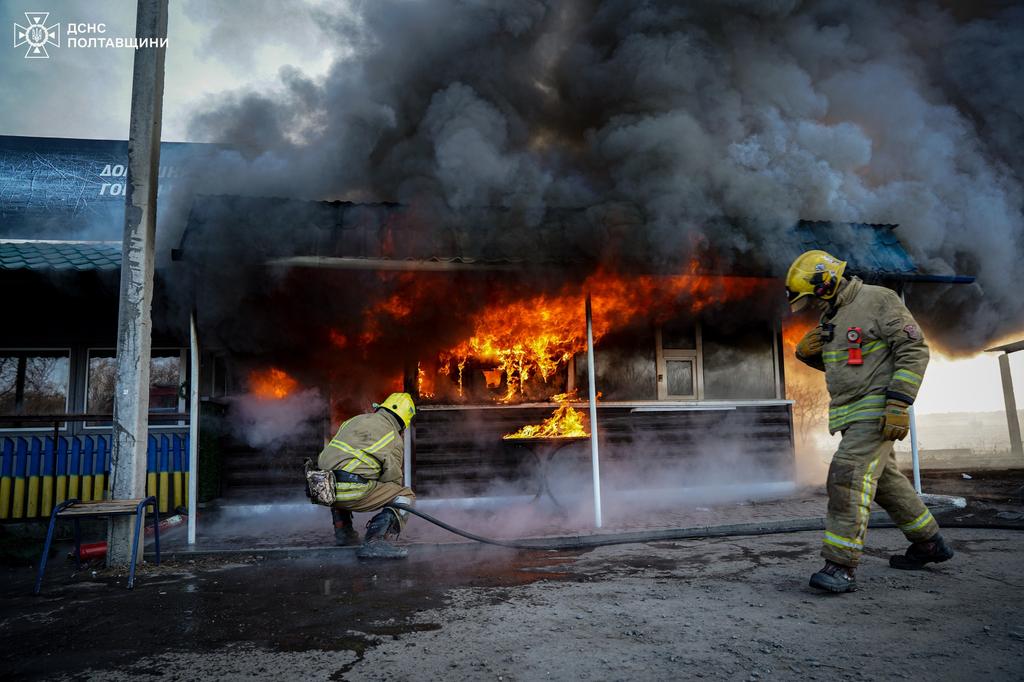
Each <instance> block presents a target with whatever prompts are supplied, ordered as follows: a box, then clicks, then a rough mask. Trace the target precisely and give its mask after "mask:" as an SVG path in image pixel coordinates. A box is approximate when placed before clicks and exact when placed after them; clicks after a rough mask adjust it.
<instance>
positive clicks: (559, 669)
mask: <svg viewBox="0 0 1024 682" xmlns="http://www.w3.org/2000/svg"><path fill="white" fill-rule="evenodd" d="M946 534H947V537H948V538H949V539H950V540H952V542H953V544H954V546H955V548H956V549H957V551H958V552H959V554H958V556H957V557H956V558H955V559H954V560H953V561H951V562H948V563H946V564H943V565H942V566H939V567H935V568H933V569H931V570H926V571H920V572H910V573H907V572H899V571H894V570H892V569H890V568H888V565H887V562H886V556H887V555H888V554H889V553H890V552H893V551H897V550H899V551H902V548H903V546H904V541H903V539H902V537H901V536H900V535H899V533H897V532H896V531H893V530H885V529H882V530H873V531H871V534H870V536H869V544H870V550H869V554H868V556H867V557H866V559H865V562H864V565H863V566H862V569H861V571H860V574H859V579H860V582H861V586H862V589H861V590H860V591H859V592H857V593H854V594H849V595H840V596H835V595H823V594H819V593H816V592H814V591H812V590H811V589H810V588H808V587H807V578H808V577H809V575H810V573H812V572H813V571H814V570H815V569H817V568H818V566H819V564H820V563H821V560H820V559H819V558H818V557H817V551H818V543H819V541H820V540H819V535H818V533H810V532H808V533H794V534H787V535H773V536H762V537H746V538H721V539H715V540H688V541H679V542H660V543H647V544H632V545H619V546H611V547H603V548H598V549H595V550H592V551H589V552H571V553H565V552H561V553H554V552H517V551H512V550H503V549H499V548H490V547H481V546H476V545H470V546H465V547H454V548H452V547H449V548H444V549H436V548H433V549H431V548H427V547H418V548H417V547H414V548H413V555H412V556H411V557H410V559H408V560H407V561H405V562H397V563H385V564H372V565H368V564H359V563H357V562H356V561H355V560H354V559H352V558H351V557H349V556H334V557H330V558H322V557H321V558H315V559H314V558H307V559H274V560H269V559H266V558H259V557H256V556H254V557H251V558H249V559H247V560H244V561H239V560H237V559H236V560H232V561H219V560H200V561H199V562H198V563H184V564H179V565H174V566H163V567H159V568H147V569H145V570H144V571H143V573H142V574H141V575H140V576H139V579H138V584H137V587H136V589H135V590H134V591H133V592H127V591H125V590H124V589H123V584H124V579H123V577H118V576H115V575H110V574H106V573H105V572H102V571H101V572H98V573H97V574H96V575H95V576H93V575H92V573H91V572H89V571H86V572H84V573H80V574H78V575H76V576H68V575H67V571H66V569H65V570H64V571H63V575H62V571H61V570H55V571H54V575H53V578H51V579H49V580H48V583H47V589H46V590H45V592H44V594H43V595H42V596H41V597H37V598H33V597H30V596H28V594H27V593H28V592H29V590H30V586H31V578H32V574H31V570H30V569H27V568H24V569H5V572H4V581H3V588H2V592H0V594H2V597H3V599H2V604H0V669H2V671H3V674H2V677H4V678H5V679H18V678H34V679H43V678H45V679H57V680H59V679H111V680H133V681H136V680H148V679H180V680H195V679H218V680H235V679H247V680H250V679H289V680H303V679H309V680H343V679H348V680H389V681H393V680H437V679H444V680H462V679H471V680H479V679H491V680H503V681H504V680H547V679H558V680H568V679H587V680H630V681H633V680H647V679H695V678H704V679H728V680H757V679H800V680H804V679H822V680H833V679H860V678H863V679H869V678H873V679H900V678H906V679H910V678H912V677H915V678H919V677H927V678H928V679H931V680H944V679H950V680H955V679H972V680H973V679H980V680H985V679H991V680H1007V679H1021V677H1022V676H1024V609H1022V608H1021V607H1022V606H1024V577H1022V573H1021V571H1020V566H1021V563H1022V561H1024V533H1021V532H1019V531H1013V530H967V529H950V530H947V531H946Z"/></svg>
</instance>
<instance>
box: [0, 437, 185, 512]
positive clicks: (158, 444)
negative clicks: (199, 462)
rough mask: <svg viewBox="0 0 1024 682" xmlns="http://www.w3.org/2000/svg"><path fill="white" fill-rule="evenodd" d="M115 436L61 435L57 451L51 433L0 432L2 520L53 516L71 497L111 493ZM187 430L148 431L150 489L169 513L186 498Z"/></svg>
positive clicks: (149, 492)
mask: <svg viewBox="0 0 1024 682" xmlns="http://www.w3.org/2000/svg"><path fill="white" fill-rule="evenodd" d="M110 451H111V437H110V436H109V435H91V434H90V435H85V436H77V437H62V438H59V439H58V440H57V447H56V452H55V451H54V442H53V439H52V438H46V437H38V436H7V435H0V520H5V519H34V518H45V517H47V516H49V514H50V512H51V511H52V510H53V507H54V505H56V504H58V503H60V502H62V501H64V500H66V499H68V498H72V497H75V498H78V499H80V500H83V501H88V500H100V499H103V498H104V497H106V496H107V493H106V487H107V481H108V478H109V474H110ZM188 478H189V474H188V436H187V435H184V434H160V435H156V436H150V437H149V442H148V448H147V457H146V491H147V494H148V495H156V496H157V497H158V498H159V500H160V511H161V512H163V513H166V512H168V511H170V510H173V509H177V508H179V507H185V506H187V503H188Z"/></svg>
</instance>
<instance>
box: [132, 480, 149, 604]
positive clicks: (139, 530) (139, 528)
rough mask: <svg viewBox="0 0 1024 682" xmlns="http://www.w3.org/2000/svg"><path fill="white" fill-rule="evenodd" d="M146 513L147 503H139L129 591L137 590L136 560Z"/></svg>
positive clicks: (133, 541)
mask: <svg viewBox="0 0 1024 682" xmlns="http://www.w3.org/2000/svg"><path fill="white" fill-rule="evenodd" d="M145 513H146V501H145V500H143V501H142V502H139V506H137V507H136V508H135V534H134V535H133V536H132V556H131V563H130V564H129V565H128V589H129V590H133V589H135V559H136V557H137V556H138V553H139V535H140V534H141V533H142V518H143V515H144V514H145Z"/></svg>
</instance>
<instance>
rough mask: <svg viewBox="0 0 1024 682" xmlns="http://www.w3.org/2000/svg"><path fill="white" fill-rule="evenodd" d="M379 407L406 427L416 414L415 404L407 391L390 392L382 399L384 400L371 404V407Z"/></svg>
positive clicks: (377, 408)
mask: <svg viewBox="0 0 1024 682" xmlns="http://www.w3.org/2000/svg"><path fill="white" fill-rule="evenodd" d="M381 408H383V409H385V410H387V411H388V412H391V413H392V414H394V415H395V416H396V417H398V419H399V420H400V421H401V422H402V424H403V425H404V426H405V427H408V426H409V424H411V423H412V418H413V417H415V416H416V405H415V404H414V403H413V402H412V396H411V395H409V394H408V393H392V394H391V395H389V396H388V397H387V398H385V399H384V402H382V403H374V404H373V409H375V410H379V409H381Z"/></svg>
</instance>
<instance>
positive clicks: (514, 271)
mask: <svg viewBox="0 0 1024 682" xmlns="http://www.w3.org/2000/svg"><path fill="white" fill-rule="evenodd" d="M2 142H3V148H2V151H3V165H2V172H3V174H4V177H5V182H6V183H7V186H8V187H11V188H13V189H14V190H18V191H20V192H22V196H23V197H24V201H22V202H20V203H18V202H5V204H4V205H5V213H4V215H3V216H2V220H3V221H4V226H3V232H2V234H0V281H2V286H3V290H4V292H5V301H6V303H5V308H6V310H5V316H4V317H5V321H4V328H3V333H2V339H0V419H2V420H3V422H2V423H0V454H2V458H3V459H2V488H0V518H3V519H16V518H32V517H39V516H45V515H47V514H48V513H49V511H50V509H51V508H52V506H53V505H54V504H56V503H57V502H58V501H60V500H62V499H64V498H66V497H70V496H78V497H81V498H83V499H90V498H99V497H101V496H102V495H103V493H104V489H105V485H106V476H107V475H108V473H109V471H110V461H109V451H110V423H109V419H110V411H111V406H112V399H113V380H114V369H115V365H114V363H113V354H114V352H113V349H114V347H115V332H116V328H117V324H116V310H117V295H118V271H119V267H120V257H121V248H120V244H119V242H117V241H115V240H116V239H117V235H118V231H119V227H120V222H119V220H118V219H117V217H116V213H117V212H116V209H115V208H112V207H113V205H114V203H116V204H117V206H118V207H121V208H122V209H123V203H121V202H122V201H123V199H120V198H115V199H113V200H111V199H108V197H109V196H110V193H109V188H108V191H107V192H106V193H102V192H99V191H98V188H99V187H100V186H101V185H102V183H103V182H107V183H108V185H109V183H110V179H111V178H110V177H109V176H110V175H111V173H112V172H113V171H112V170H111V173H107V174H106V175H104V172H105V170H106V169H108V168H110V169H113V168H115V167H117V166H118V165H123V158H121V157H123V156H124V155H125V149H124V144H123V143H102V142H94V141H75V140H63V141H54V140H31V139H26V138H5V139H4V140H3V141H2ZM191 146H193V147H198V146H199V145H191ZM26 150H31V154H32V155H34V156H32V158H30V155H29V154H28V152H27V151H26ZM172 157H173V156H172ZM39 159H43V161H44V162H40V161H39ZM72 167H73V168H74V169H75V171H76V172H75V173H68V172H62V171H67V170H68V169H69V168H72ZM168 175H169V176H172V175H173V173H170V172H169V173H168ZM69 178H77V180H69ZM115 181H116V177H115ZM165 192H166V190H165ZM162 196H163V194H162ZM86 197H87V198H88V200H86ZM177 200H178V202H179V204H180V203H181V199H180V197H179V198H178V199H177ZM111 202H114V203H111ZM185 207H186V210H180V211H178V212H177V214H173V215H174V217H172V218H164V219H163V222H162V223H161V228H160V229H161V234H162V237H161V238H160V239H159V242H158V243H159V244H160V246H159V250H160V253H158V257H157V276H156V286H155V295H154V329H153V348H154V352H153V358H152V362H151V365H150V383H151V393H150V409H151V430H150V442H149V467H148V468H149V473H150V476H149V494H155V495H157V497H158V498H159V500H160V507H161V510H162V511H165V512H166V511H168V510H171V509H175V508H179V507H184V506H186V505H187V499H186V490H187V478H188V476H189V474H190V472H189V471H188V468H189V467H188V456H187V453H188V445H189V434H188V428H187V416H186V415H187V414H188V413H189V412H190V411H191V410H192V408H193V406H192V405H189V400H188V396H189V388H190V387H189V386H188V380H187V378H188V376H189V370H190V367H189V364H190V360H189V357H190V350H189V346H190V328H189V325H190V320H192V319H194V321H195V331H196V332H197V334H196V336H197V337H198V339H199V341H200V343H199V348H198V349H196V350H197V351H198V355H197V357H199V370H200V371H199V377H200V386H199V395H200V397H201V402H202V404H201V406H200V409H201V413H202V415H203V422H202V428H201V433H202V436H201V440H200V441H199V467H198V468H199V471H198V477H199V480H200V499H205V500H209V499H214V498H219V499H221V500H222V501H236V502H238V501H262V500H268V499H282V498H288V497H300V496H301V495H302V474H301V461H302V459H303V458H304V457H308V456H314V455H315V453H316V452H317V451H319V449H320V448H321V447H322V445H323V443H324V442H325V439H329V438H330V434H331V433H333V430H334V429H335V428H336V427H337V424H338V423H339V422H340V421H342V420H343V419H345V418H346V417H347V416H350V415H352V414H354V413H358V412H362V411H365V410H366V409H368V408H369V405H370V403H371V402H372V401H373V400H375V399H380V397H382V396H383V395H386V394H387V393H389V392H391V391H398V390H405V391H408V392H409V393H411V394H412V395H413V396H414V398H415V399H416V402H417V407H418V415H417V419H416V422H415V425H414V428H413V429H410V430H409V432H408V433H409V436H408V443H407V457H408V460H409V462H410V463H411V467H409V468H408V469H407V471H406V476H407V478H408V480H409V481H410V482H411V484H412V487H413V488H414V489H415V490H416V491H417V494H418V495H420V496H421V497H426V498H431V497H435V498H439V497H452V496H456V497H466V496H468V497H472V496H480V495H489V494H495V492H496V491H501V492H503V493H509V494H513V493H516V492H521V491H522V490H521V489H526V488H528V487H529V486H526V485H525V484H523V481H525V480H528V479H530V478H531V476H533V473H534V472H532V471H531V470H532V469H533V468H536V467H537V466H539V465H540V466H546V465H547V463H549V461H550V458H551V456H552V455H553V454H554V453H555V451H556V450H557V452H558V454H557V457H556V460H557V465H558V466H560V467H564V470H565V471H566V472H567V477H568V478H571V476H568V474H570V473H572V472H573V471H575V472H576V473H580V474H582V473H583V472H585V471H589V467H590V462H591V454H592V453H591V449H590V446H589V441H588V439H587V438H585V436H588V435H590V434H591V433H593V431H594V429H595V424H592V423H591V417H590V414H595V415H596V432H597V438H596V443H597V445H598V446H599V449H600V461H601V476H602V479H601V480H602V486H603V487H606V488H608V489H622V490H628V489H629V488H630V487H632V486H634V485H639V484H641V483H645V482H646V484H647V486H648V487H649V486H650V483H651V481H652V480H656V481H659V482H660V483H662V484H663V485H665V486H666V487H672V486H675V487H679V486H689V485H698V484H702V483H709V484H714V483H721V482H723V481H724V480H726V479H727V480H728V482H729V483H731V484H736V483H742V482H761V483H766V484H773V483H779V482H787V481H790V480H791V479H792V476H793V457H794V437H793V407H792V402H791V401H790V400H788V399H787V394H786V377H785V371H784V363H783V357H784V353H785V352H786V349H785V346H786V339H784V334H783V331H784V330H783V326H784V319H785V318H786V307H785V300H784V297H783V295H782V290H783V287H782V284H781V281H780V279H779V278H780V276H781V275H782V274H784V273H782V272H780V270H779V266H778V264H779V263H788V262H789V261H790V260H791V259H792V257H793V256H795V255H796V254H798V253H800V252H801V251H803V250H806V249H808V248H823V249H827V250H829V251H832V252H834V253H839V254H843V256H844V257H846V258H848V259H849V261H850V266H849V269H848V272H850V273H852V274H857V275H859V276H861V277H862V278H864V279H866V280H869V281H872V282H876V283H877V282H880V283H883V284H886V285H889V286H892V287H894V288H896V289H902V288H903V287H904V286H905V285H906V284H907V283H910V282H915V281H938V280H939V279H942V278H935V277H932V276H929V275H927V274H924V273H921V272H919V271H918V269H917V267H916V266H915V264H914V263H913V262H912V261H911V259H910V258H909V256H908V255H907V254H906V252H905V251H904V250H903V248H902V247H901V246H900V244H899V241H898V238H897V235H898V230H897V229H896V226H893V225H867V224H835V223H823V222H801V223H799V224H797V225H794V226H793V227H792V229H791V230H790V231H789V233H788V234H789V235H790V236H791V240H790V241H789V243H786V244H783V245H780V248H779V252H778V253H773V254H764V256H763V257H761V258H758V259H749V258H737V257H735V256H734V255H733V254H723V253H713V252H710V251H708V250H704V249H702V248H701V247H700V243H699V241H698V242H695V243H691V244H689V247H690V248H687V249H686V250H685V256H684V255H683V254H684V251H683V250H677V249H675V248H674V246H673V244H675V242H674V241H673V240H665V239H663V238H661V237H659V236H658V233H657V232H656V231H652V230H647V229H645V225H644V219H643V216H642V215H641V214H640V212H639V211H638V210H636V209H635V207H631V206H628V205H622V204H609V205H603V206H598V207H590V208H586V209H558V210H555V209H548V210H546V211H542V212H541V213H540V214H539V215H532V216H531V215H523V214H520V213H516V212H513V211H503V210H496V209H491V208H481V209H478V210H470V211H462V212H460V213H459V214H458V215H451V214H448V213H444V212H439V211H436V210H428V209H425V208H423V207H417V206H402V205H396V204H358V203H350V202H337V201H336V202H314V201H299V200H291V199H280V198H263V197H238V196H206V195H203V194H201V193H194V194H192V195H190V196H189V197H187V201H186V202H185ZM44 211H45V216H46V218H45V221H43V220H42V219H41V218H40V222H39V224H38V225H37V229H35V230H34V231H33V232H32V234H38V235H39V237H38V238H37V239H30V240H26V239H24V238H23V235H24V234H26V231H25V230H26V226H31V225H32V224H33V223H32V221H33V219H34V218H33V216H35V215H39V216H42V215H43V214H44ZM104 211H107V212H108V213H109V215H108V214H107V213H105V212H104ZM55 214H56V215H64V216H65V217H66V221H65V222H64V223H60V222H59V221H58V222H55V221H54V218H53V216H54V215H55ZM97 225H100V227H99V228H97ZM723 225H725V223H723ZM720 227H721V226H715V225H709V226H707V227H706V229H718V228H720ZM15 234H17V235H19V236H18V237H17V238H14V237H12V235H15ZM694 239H696V237H694ZM947 279H948V278H947ZM944 281H945V280H944ZM588 301H589V306H590V308H591V310H592V316H591V319H592V334H593V339H594V348H593V351H594V367H593V377H594V383H595V387H596V395H597V401H596V409H595V410H593V411H592V412H591V411H589V410H588V405H587V395H588V366H587V365H588V362H587V323H588V318H587V314H586V309H587V305H588ZM552 438H554V439H555V440H554V442H555V443H556V444H557V445H558V446H564V447H563V448H561V449H558V448H547V449H545V448H544V444H545V443H546V444H547V445H550V444H551V443H552V440H551V439H552ZM545 439H547V440H545ZM716 477H719V478H720V479H721V480H719V478H716ZM573 480H579V481H587V480H588V479H586V477H585V476H582V475H581V476H580V477H579V478H578V479H573ZM588 485H589V483H588ZM578 492H580V494H581V499H584V500H585V499H586V498H587V495H589V491H578ZM565 499H568V500H570V502H571V500H572V498H571V497H569V498H565ZM565 499H563V501H565Z"/></svg>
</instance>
